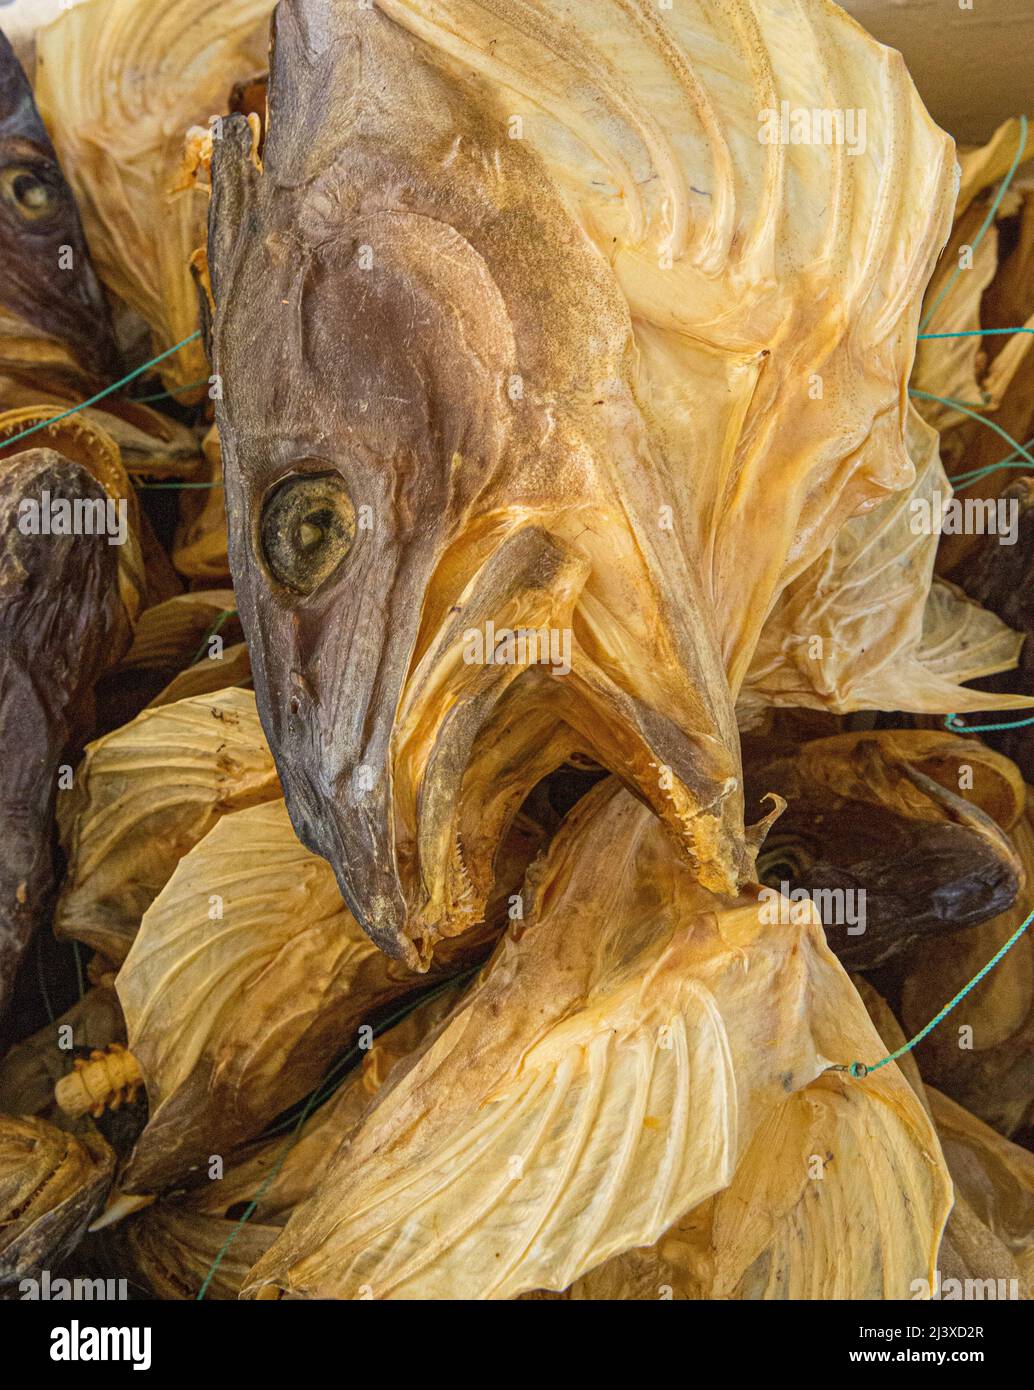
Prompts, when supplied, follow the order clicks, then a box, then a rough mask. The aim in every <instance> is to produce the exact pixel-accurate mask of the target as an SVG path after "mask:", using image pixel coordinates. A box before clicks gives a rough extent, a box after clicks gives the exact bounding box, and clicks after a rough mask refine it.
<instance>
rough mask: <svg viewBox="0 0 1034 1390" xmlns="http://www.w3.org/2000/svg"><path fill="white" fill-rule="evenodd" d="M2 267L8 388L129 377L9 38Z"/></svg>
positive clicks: (2, 117)
mask: <svg viewBox="0 0 1034 1390" xmlns="http://www.w3.org/2000/svg"><path fill="white" fill-rule="evenodd" d="M0 266H2V267H3V269H2V271H0V379H2V378H4V377H12V376H13V377H15V378H19V379H22V378H25V377H28V378H29V380H31V382H32V383H33V386H34V387H37V388H38V387H39V386H44V385H49V386H51V387H53V386H56V385H59V384H64V385H66V386H74V385H75V384H80V385H81V384H83V382H84V381H85V382H90V381H91V380H93V381H95V380H96V379H97V378H107V377H112V378H113V377H116V376H119V375H121V372H120V371H119V356H118V351H117V349H116V347H115V339H114V336H113V333H112V327H111V316H110V313H109V311H108V304H107V300H106V299H105V298H104V294H103V292H102V290H101V287H100V284H99V282H98V280H97V277H96V275H95V274H94V270H93V264H92V262H91V260H90V252H89V249H88V247H87V245H86V239H85V237H84V236H83V229H82V224H81V223H80V220H79V212H78V210H77V208H76V204H75V199H74V197H73V195H72V190H71V189H70V188H69V186H68V184H67V183H66V181H65V176H64V174H63V173H62V171H61V166H60V164H59V163H58V157H57V154H56V153H55V151H54V146H53V145H52V144H51V140H50V136H49V135H48V134H47V132H46V129H45V128H44V125H43V122H42V121H41V120H40V116H39V112H38V111H37V110H36V103H35V101H34V99H33V95H32V88H31V87H30V86H29V81H28V78H27V77H26V76H25V73H24V72H23V71H22V68H21V65H20V63H19V62H18V59H17V57H16V56H15V53H14V50H13V49H12V47H11V45H10V43H9V42H8V40H7V38H6V36H5V35H4V34H3V33H2V32H0ZM2 393H3V388H2V387H0V395H2ZM5 403H6V402H5Z"/></svg>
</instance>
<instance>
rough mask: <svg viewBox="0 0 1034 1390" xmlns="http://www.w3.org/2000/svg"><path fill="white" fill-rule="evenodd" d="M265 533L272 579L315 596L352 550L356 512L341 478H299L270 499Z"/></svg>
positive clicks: (302, 475)
mask: <svg viewBox="0 0 1034 1390" xmlns="http://www.w3.org/2000/svg"><path fill="white" fill-rule="evenodd" d="M261 533H262V552H263V557H264V559H265V562H266V566H267V567H268V569H269V571H270V573H271V574H272V575H273V577H274V578H275V579H276V580H277V581H278V582H279V583H281V584H283V585H284V586H285V587H286V588H288V589H293V590H295V592H296V593H300V594H311V593H312V592H313V591H314V590H315V589H318V588H319V586H320V585H321V584H322V583H323V581H324V580H325V579H327V578H328V577H329V576H330V575H331V574H332V573H333V572H334V570H335V569H337V567H338V565H339V564H340V563H341V561H342V560H343V559H344V558H345V556H346V555H347V554H348V552H349V551H350V550H351V548H352V542H353V541H354V539H355V508H354V507H353V505H352V499H351V498H350V497H349V495H348V491H347V489H346V487H345V485H344V483H343V482H342V480H341V478H340V477H339V476H338V475H337V474H336V473H296V474H294V475H293V476H291V477H289V478H285V479H284V481H283V482H281V483H279V484H278V485H277V486H276V487H275V488H274V490H273V491H272V492H271V493H270V494H269V496H268V497H267V498H266V501H265V503H264V505H263V508H262V523H261Z"/></svg>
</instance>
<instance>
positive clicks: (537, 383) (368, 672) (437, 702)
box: [209, 0, 750, 963]
mask: <svg viewBox="0 0 1034 1390" xmlns="http://www.w3.org/2000/svg"><path fill="white" fill-rule="evenodd" d="M209 264H210V271H211V280H212V287H213V293H214V299H215V314H214V319H213V323H212V332H211V349H212V354H213V362H214V366H215V370H216V372H217V373H218V374H219V375H220V377H221V379H222V383H223V399H222V401H221V403H220V404H219V406H218V424H219V429H220V435H221V439H222V447H223V460H224V467H225V481H226V496H227V511H228V517H229V525H230V564H231V568H232V570H233V575H234V584H235V589H236V592H237V596H238V600H239V603H240V608H241V613H242V618H243V621H244V624H245V628H246V632H247V636H248V640H249V646H250V649H251V652H252V658H253V665H254V672H255V685H256V692H257V696H258V702H259V709H260V712H261V715H262V719H263V723H264V726H265V729H266V732H267V735H268V737H269V740H270V744H271V747H272V749H273V752H274V755H275V757H276V759H277V765H278V768H279V771H280V774H281V777H282V780H283V783H284V787H285V791H286V795H287V798H288V805H289V807H290V809H291V814H292V817H293V820H294V824H295V826H296V828H297V830H298V832H299V834H300V836H301V837H302V839H303V840H304V841H305V843H306V844H308V845H309V846H310V847H312V848H313V849H315V850H317V851H318V852H320V853H322V854H323V855H325V856H326V857H327V858H328V859H329V860H330V861H331V862H332V863H333V865H334V866H335V869H336V871H337V874H338V879H339V882H340V884H341V887H342V891H343V892H344V894H345V897H346V899H347V900H348V902H349V905H350V906H351V908H352V910H353V911H354V912H355V913H356V915H357V917H358V918H359V920H360V921H361V922H362V923H363V924H364V926H365V927H366V929H367V930H368V931H369V932H370V934H371V936H372V937H373V938H374V939H375V940H376V941H377V942H378V943H379V944H380V945H381V946H382V947H383V948H384V949H385V950H386V951H388V952H390V953H391V954H394V955H398V956H401V957H404V958H405V959H408V960H409V961H410V962H411V963H415V962H417V961H421V962H425V961H426V959H427V957H428V952H429V950H430V948H431V946H432V945H433V942H434V940H435V939H436V938H438V937H440V936H447V935H453V934H455V933H457V932H459V931H461V930H463V929H464V927H465V926H466V925H468V924H470V923H472V922H476V921H477V920H479V916H480V914H481V912H482V911H483V906H484V902H485V899H486V896H487V894H488V892H489V889H490V886H491V880H492V863H493V856H494V854H495V851H496V848H497V846H498V844H499V842H500V839H501V836H502V834H503V832H504V830H505V827H506V824H507V823H508V822H509V820H510V819H511V818H512V816H513V815H514V814H515V813H516V811H517V808H518V807H519V806H520V804H521V802H522V801H523V799H524V797H525V796H526V795H527V793H528V792H529V791H530V789H531V788H532V787H533V786H534V785H535V784H536V783H537V782H538V781H539V780H541V779H542V778H543V777H545V776H546V775H548V774H549V773H550V772H551V771H552V770H553V769H554V768H556V767H558V766H560V765H562V764H563V763H565V762H566V761H567V760H568V759H569V758H570V757H571V756H572V755H573V754H576V753H577V754H579V755H580V756H581V758H582V759H583V760H584V759H589V760H594V761H596V762H598V763H599V764H600V765H601V766H605V767H607V768H609V769H611V770H612V771H615V772H617V773H618V774H619V775H620V776H621V777H622V778H623V779H624V780H625V781H626V782H627V783H628V784H629V785H631V786H633V787H634V788H635V789H636V790H637V791H638V792H639V794H640V795H641V796H643V797H644V799H646V800H647V801H648V802H649V803H650V804H651V805H652V806H654V807H655V809H656V810H657V812H658V814H659V815H661V816H662V817H663V818H664V820H665V822H666V824H667V825H668V826H669V827H670V829H671V831H672V834H673V835H675V836H676V837H677V838H678V840H679V841H680V843H682V844H683V845H684V847H685V849H686V852H687V854H688V856H689V857H690V859H691V860H692V862H693V863H694V865H695V866H696V868H697V870H698V873H699V875H700V878H701V881H702V882H704V883H705V884H706V885H707V886H709V887H712V888H714V889H716V890H717V891H731V890H732V888H733V887H734V885H735V883H736V882H737V881H738V880H739V879H741V878H742V877H744V876H746V875H748V874H749V871H750V865H749V862H748V856H747V852H746V850H745V848H744V847H743V843H742V788H741V785H740V782H739V778H738V773H739V763H738V751H737V748H738V745H737V740H736V734H735V721H734V714H733V708H732V699H731V695H730V694H729V691H728V687H727V684H726V681H725V678H724V670H723V667H722V662H721V657H720V653H719V649H718V642H717V639H716V636H715V633H714V631H713V630H712V628H711V627H710V625H709V619H708V617H707V616H706V614H707V605H706V604H705V603H704V602H702V601H700V599H699V596H696V597H695V596H694V594H693V591H692V582H693V581H692V578H691V577H687V578H686V579H685V582H684V583H682V584H681V585H680V586H679V587H677V588H676V587H674V586H673V585H672V583H671V581H670V580H669V578H668V574H669V572H674V571H676V570H679V567H678V566H672V565H670V564H669V565H667V566H665V565H664V564H663V563H662V561H661V560H660V559H659V545H658V542H656V541H654V540H653V539H652V537H653V536H656V534H657V527H656V521H655V517H656V511H657V500H658V499H657V497H656V494H655V493H654V492H651V491H650V486H649V482H648V479H649V477H650V476H651V471H650V468H649V467H647V466H644V465H645V463H647V462H648V460H647V457H646V456H647V453H648V450H649V441H648V438H647V430H646V428H645V426H644V424H643V421H642V418H641V416H640V412H639V408H638V405H637V402H636V398H635V390H634V370H635V364H634V356H635V355H634V350H633V335H632V328H631V322H630V316H629V311H628V306H627V303H626V301H625V299H624V297H623V296H622V294H621V292H620V290H619V289H618V287H617V285H616V283H615V281H614V279H613V276H612V274H611V271H610V267H609V266H608V264H607V263H606V261H605V260H604V258H603V257H602V256H601V255H600V254H599V252H598V251H597V250H596V249H595V248H594V247H593V246H592V245H591V244H590V243H589V241H588V239H587V238H586V237H585V235H584V234H583V233H582V232H581V230H580V229H579V228H578V226H577V225H576V224H575V223H574V222H573V220H572V219H571V217H570V215H569V214H568V212H567V211H566V210H565V207H564V205H563V202H562V199H561V197H560V195H559V194H558V192H557V190H556V188H555V187H554V186H553V185H552V183H551V182H550V180H549V179H548V178H547V176H546V174H545V172H544V170H543V169H542V168H541V166H540V164H539V162H538V160H537V157H536V155H535V154H534V152H532V151H531V150H530V149H529V148H528V147H527V145H526V143H524V142H522V141H520V140H512V139H508V138H507V129H506V121H505V117H504V116H503V115H501V114H500V113H499V112H498V111H497V110H495V109H494V108H493V107H492V106H491V103H490V101H489V99H488V98H481V97H479V94H478V91H477V90H476V89H473V88H470V87H468V86H466V85H464V84H462V83H458V82H457V81H456V80H454V79H453V77H452V76H451V75H450V74H449V73H447V72H445V71H444V70H442V69H440V68H439V67H437V66H436V65H435V63H434V61H432V57H431V56H430V55H429V54H428V53H427V52H425V51H424V49H423V47H422V45H421V44H420V42H419V41H418V40H416V39H414V38H413V37H412V36H411V35H409V34H408V33H406V32H405V31H403V30H402V29H401V28H399V27H398V26H397V25H395V24H394V23H392V22H391V21H390V20H388V19H387V18H386V17H385V16H384V15H383V14H382V13H380V12H379V11H377V10H373V9H370V10H366V9H362V8H359V7H351V6H332V5H330V4H329V3H327V0H285V3H283V4H281V5H280V6H279V7H278V9H277V11H276V15H275V19H274V36H273V50H272V66H271V74H270V88H269V127H268V130H267V131H266V132H265V136H264V144H263V157H262V162H261V166H260V165H259V162H258V160H257V157H256V156H255V153H254V151H253V150H252V148H251V134H250V132H249V130H248V127H247V124H246V122H245V121H244V120H243V119H241V118H231V120H229V121H228V122H226V123H225V125H224V132H223V137H222V138H221V139H219V140H217V141H216V152H215V159H214V161H213V200H212V207H211V214H210V222H209ZM646 517H649V520H645V519H644V518H646ZM668 553H669V554H670V551H669V552H668ZM685 568H686V567H685V565H683V567H682V570H680V571H679V572H680V573H682V572H683V571H684V570H685ZM672 710H676V711H679V714H678V717H677V718H674V717H672V716H671V715H670V714H669V713H668V711H672Z"/></svg>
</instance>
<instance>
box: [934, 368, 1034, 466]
mask: <svg viewBox="0 0 1034 1390" xmlns="http://www.w3.org/2000/svg"><path fill="white" fill-rule="evenodd" d="M908 394H909V395H910V396H915V397H916V399H917V400H921V401H940V403H941V405H950V406H951V407H952V409H953V410H961V411H962V413H963V415H968V416H970V418H971V419H973V420H979V421H980V423H981V424H982V425H986V426H987V428H988V429H989V430H994V432H995V434H1000V435H1001V436H1002V438H1003V439H1004V440H1005V442H1006V443H1007V444H1011V445H1012V447H1013V452H1014V453H1017V454H1019V455H1020V457H1021V458H1024V459H1026V461H1027V462H1028V463H1029V464H1030V466H1031V467H1032V468H1034V454H1030V453H1028V452H1027V450H1026V449H1025V448H1024V447H1023V445H1022V444H1020V443H1019V442H1018V441H1017V440H1015V439H1013V437H1012V435H1011V434H1009V433H1008V432H1007V431H1006V430H1003V429H1002V427H1001V425H996V424H995V422H994V421H993V420H988V419H987V417H986V416H984V415H980V414H978V412H977V411H976V410H974V409H973V405H974V404H975V402H972V401H956V400H954V399H953V398H952V397H951V396H935V395H933V393H932V392H930V391H917V390H916V389H915V388H914V387H911V386H910V387H909V388H908Z"/></svg>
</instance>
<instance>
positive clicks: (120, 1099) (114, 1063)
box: [54, 1043, 144, 1119]
mask: <svg viewBox="0 0 1034 1390" xmlns="http://www.w3.org/2000/svg"><path fill="white" fill-rule="evenodd" d="M143 1084H144V1078H143V1074H142V1073H141V1071H140V1064H139V1063H138V1062H137V1060H136V1058H135V1057H134V1056H133V1054H132V1053H131V1052H127V1051H126V1049H125V1048H124V1047H123V1046H122V1044H121V1043H112V1044H111V1045H110V1047H108V1048H106V1049H104V1050H103V1051H101V1050H99V1049H97V1048H94V1050H93V1051H92V1052H91V1053H90V1057H89V1061H87V1060H86V1059H85V1058H83V1057H77V1058H76V1059H75V1062H74V1065H73V1069H72V1071H71V1072H69V1074H68V1075H67V1076H63V1077H62V1078H61V1080H60V1081H59V1082H58V1083H57V1085H56V1086H55V1087H54V1098H55V1099H56V1101H57V1103H58V1105H59V1106H60V1107H61V1109H62V1110H63V1111H64V1112H65V1114H66V1115H72V1116H78V1115H85V1114H87V1113H89V1114H91V1115H92V1116H93V1117H94V1118H95V1119H97V1118H98V1117H99V1116H101V1115H103V1114H104V1112H105V1110H118V1109H119V1108H120V1106H122V1105H123V1104H124V1103H128V1104H130V1105H131V1104H132V1103H133V1102H134V1101H135V1100H136V1098H137V1096H138V1095H139V1093H140V1088H141V1087H142V1086H143Z"/></svg>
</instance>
